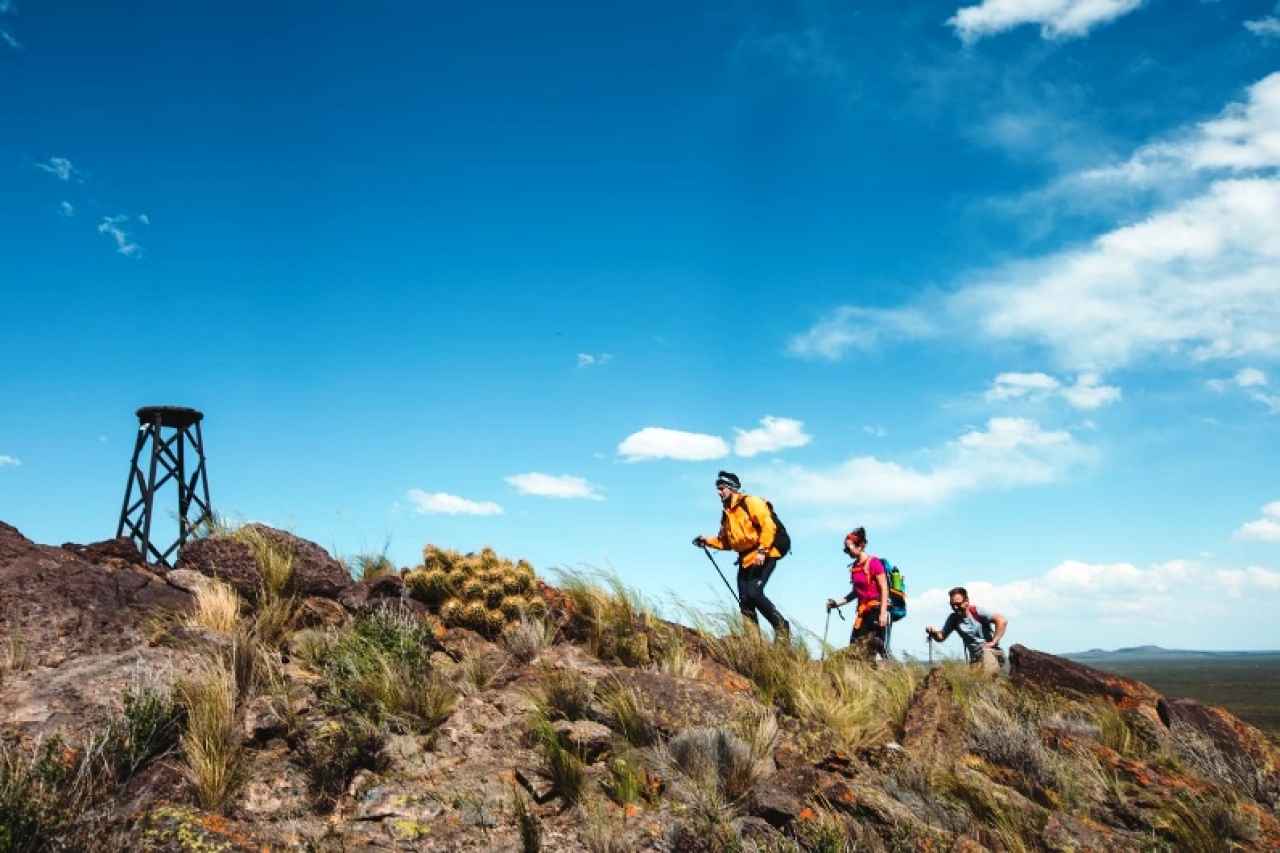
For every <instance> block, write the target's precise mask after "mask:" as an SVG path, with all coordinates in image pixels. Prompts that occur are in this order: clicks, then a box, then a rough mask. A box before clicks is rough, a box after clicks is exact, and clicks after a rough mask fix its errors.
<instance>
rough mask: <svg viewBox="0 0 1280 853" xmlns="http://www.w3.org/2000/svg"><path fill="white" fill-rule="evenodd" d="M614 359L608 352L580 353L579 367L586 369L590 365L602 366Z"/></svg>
mask: <svg viewBox="0 0 1280 853" xmlns="http://www.w3.org/2000/svg"><path fill="white" fill-rule="evenodd" d="M611 361H613V356H612V355H610V354H609V353H607V352H602V353H600V354H599V355H591V354H590V353H585V352H580V353H578V369H579V370H585V369H586V368H588V367H601V366H603V365H606V364H608V363H609V362H611Z"/></svg>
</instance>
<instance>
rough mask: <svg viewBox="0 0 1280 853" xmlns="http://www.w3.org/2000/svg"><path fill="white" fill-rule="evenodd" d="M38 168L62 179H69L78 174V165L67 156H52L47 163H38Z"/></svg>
mask: <svg viewBox="0 0 1280 853" xmlns="http://www.w3.org/2000/svg"><path fill="white" fill-rule="evenodd" d="M36 168H37V169H41V170H43V171H45V172H48V173H49V174H51V175H53V176H54V177H56V178H57V179H58V180H60V181H69V180H71V178H72V177H73V176H74V175H78V174H79V172H77V171H76V167H75V166H73V165H71V161H70V160H68V159H67V158H65V157H50V158H49V161H48V162H47V163H36Z"/></svg>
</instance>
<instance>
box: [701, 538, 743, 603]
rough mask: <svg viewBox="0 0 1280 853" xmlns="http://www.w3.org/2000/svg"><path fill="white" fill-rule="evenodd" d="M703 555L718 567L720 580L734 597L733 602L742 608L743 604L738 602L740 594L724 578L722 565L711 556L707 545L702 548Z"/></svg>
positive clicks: (717, 571)
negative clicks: (721, 569)
mask: <svg viewBox="0 0 1280 853" xmlns="http://www.w3.org/2000/svg"><path fill="white" fill-rule="evenodd" d="M702 553H704V554H706V555H707V559H708V560H710V561H711V565H713V566H715V567H716V574H718V575H719V576H720V580H722V581H724V585H725V587H726V588H727V589H728V590H729V594H730V595H732V596H733V600H734V601H737V602H738V605H739V606H741V605H742V602H741V601H738V593H736V592H734V591H733V587H731V586H729V579H728V578H727V577H725V576H724V572H722V571H720V564H719V563H717V562H716V558H715V557H713V556H711V551H709V550H708V549H707V546H706V545H703V546H702Z"/></svg>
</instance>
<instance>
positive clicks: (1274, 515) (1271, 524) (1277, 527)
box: [1236, 501, 1280, 542]
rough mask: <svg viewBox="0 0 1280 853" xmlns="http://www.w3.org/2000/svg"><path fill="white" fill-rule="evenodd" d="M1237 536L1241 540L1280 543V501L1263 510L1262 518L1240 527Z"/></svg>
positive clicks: (1268, 505)
mask: <svg viewBox="0 0 1280 853" xmlns="http://www.w3.org/2000/svg"><path fill="white" fill-rule="evenodd" d="M1236 536H1239V537H1240V538H1241V539H1261V540H1263V541H1265V542H1280V501H1274V502H1273V503H1269V504H1267V505H1266V506H1264V507H1263V508H1262V518H1259V519H1257V520H1256V521H1249V522H1246V523H1244V524H1242V525H1240V529H1239V530H1237V531H1236Z"/></svg>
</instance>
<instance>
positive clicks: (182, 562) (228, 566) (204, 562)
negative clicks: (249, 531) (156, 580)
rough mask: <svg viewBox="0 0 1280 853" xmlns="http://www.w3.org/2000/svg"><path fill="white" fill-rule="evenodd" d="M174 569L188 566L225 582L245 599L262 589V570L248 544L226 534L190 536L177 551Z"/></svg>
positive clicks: (255, 596)
mask: <svg viewBox="0 0 1280 853" xmlns="http://www.w3.org/2000/svg"><path fill="white" fill-rule="evenodd" d="M174 568H176V569H188V570H191V571H194V572H199V573H200V574H202V575H205V576H207V577H211V578H217V579H218V580H222V581H226V582H227V583H229V584H231V586H233V587H234V588H235V590H236V592H238V593H240V595H241V596H243V597H244V598H246V599H248V600H249V601H255V600H257V598H258V592H259V590H261V589H262V570H261V569H260V568H258V561H257V560H256V559H254V556H253V551H252V550H250V548H249V546H248V545H246V544H245V543H243V542H240V541H238V540H236V539H231V538H229V537H226V536H206V537H204V538H203V539H193V540H191V541H190V542H187V543H186V544H184V545H183V546H182V548H181V550H179V551H178V561H177V563H176V564H175V566H174Z"/></svg>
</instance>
